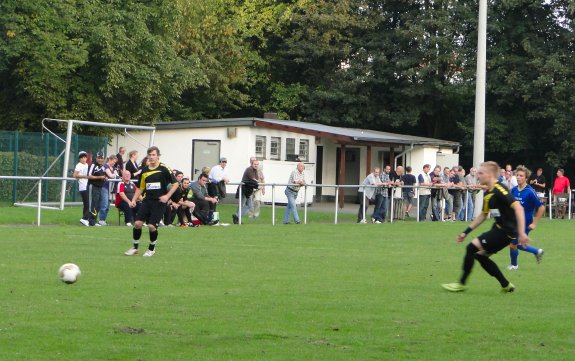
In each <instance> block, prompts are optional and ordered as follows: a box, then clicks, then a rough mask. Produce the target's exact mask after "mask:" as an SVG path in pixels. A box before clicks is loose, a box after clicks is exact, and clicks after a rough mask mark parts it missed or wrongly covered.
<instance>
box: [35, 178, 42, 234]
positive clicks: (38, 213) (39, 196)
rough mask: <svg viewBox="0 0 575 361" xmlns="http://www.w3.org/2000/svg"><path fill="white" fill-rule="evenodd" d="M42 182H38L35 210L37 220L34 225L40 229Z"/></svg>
mask: <svg viewBox="0 0 575 361" xmlns="http://www.w3.org/2000/svg"><path fill="white" fill-rule="evenodd" d="M41 214H42V180H41V179H40V180H39V182H38V209H37V219H36V225H37V226H38V227H40V219H41V218H42V216H41Z"/></svg>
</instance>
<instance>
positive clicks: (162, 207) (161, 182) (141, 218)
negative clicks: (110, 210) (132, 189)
mask: <svg viewBox="0 0 575 361" xmlns="http://www.w3.org/2000/svg"><path fill="white" fill-rule="evenodd" d="M147 153H148V164H147V165H146V166H145V167H144V168H143V169H142V173H140V175H139V176H138V180H139V182H138V184H139V186H138V188H137V189H136V193H135V194H134V197H133V198H132V202H130V207H135V206H136V201H137V200H138V197H140V195H141V194H143V195H144V199H143V201H142V204H141V206H140V209H139V210H138V214H137V215H136V222H134V229H133V235H134V246H133V247H132V248H130V249H129V250H127V251H126V252H124V254H125V255H126V256H134V255H137V254H138V245H139V241H140V237H141V236H142V226H143V225H144V222H147V224H148V231H149V233H150V245H149V246H148V250H147V251H146V253H144V257H152V256H153V255H154V254H155V253H156V240H157V239H158V225H159V223H160V221H161V220H162V217H163V216H164V212H165V211H166V206H167V203H168V200H169V199H170V197H171V196H172V194H174V192H175V191H176V190H177V189H178V187H179V184H178V182H177V181H176V178H175V177H174V175H173V173H172V171H171V170H170V169H169V168H168V167H166V166H165V165H164V164H163V163H160V150H159V149H158V147H155V146H154V147H150V148H148V151H147Z"/></svg>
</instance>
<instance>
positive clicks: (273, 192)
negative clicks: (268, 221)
mask: <svg viewBox="0 0 575 361" xmlns="http://www.w3.org/2000/svg"><path fill="white" fill-rule="evenodd" d="M275 224H276V184H275V183H272V226H275Z"/></svg>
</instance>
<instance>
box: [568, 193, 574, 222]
mask: <svg viewBox="0 0 575 361" xmlns="http://www.w3.org/2000/svg"><path fill="white" fill-rule="evenodd" d="M571 194H573V192H571V191H570V192H569V216H567V219H571Z"/></svg>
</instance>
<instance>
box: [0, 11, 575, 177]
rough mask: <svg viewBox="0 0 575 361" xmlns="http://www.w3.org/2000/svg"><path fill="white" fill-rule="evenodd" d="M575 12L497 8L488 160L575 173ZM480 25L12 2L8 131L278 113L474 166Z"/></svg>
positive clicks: (1, 116)
mask: <svg viewBox="0 0 575 361" xmlns="http://www.w3.org/2000/svg"><path fill="white" fill-rule="evenodd" d="M574 10H575V5H574V4H573V2H572V1H571V0H548V1H542V0H503V1H491V2H490V3H489V20H488V68H487V86H488V88H487V94H486V95H487V129H486V141H487V144H486V149H487V155H486V156H487V157H488V158H491V159H496V160H500V161H511V162H513V163H516V162H524V161H525V160H527V159H529V160H530V161H532V162H534V163H537V164H543V163H544V162H546V163H548V164H552V165H554V166H557V165H564V164H566V163H568V162H573V160H574V159H575V140H574V139H575V126H574V125H575V120H574V116H573V111H572V104H574V103H575V95H574V93H575V92H573V89H574V87H573V85H574V84H573V83H574V79H575V57H574V50H575V37H574V28H573V14H574ZM477 12H478V3H477V2H476V1H471V2H467V1H460V0H405V1H390V0H314V1H311V0H284V1H278V0H242V1H240V0H212V1H203V0H176V1H173V0H172V1H167V0H155V1H142V2H138V1H117V0H111V1H106V2H102V1H95V0H88V1H77V0H76V1H75V0H57V1H46V0H33V1H32V0H4V1H3V2H2V3H0V81H1V83H2V88H1V89H0V109H1V110H2V111H1V112H0V128H2V129H7V130H37V129H38V128H39V124H40V122H39V119H41V118H44V117H51V118H68V119H70V118H72V119H82V120H92V121H101V122H119V123H126V124H149V123H155V122H159V121H171V120H183V119H202V118H221V117H232V116H233V117H235V116H259V115H262V114H263V113H264V112H266V111H275V112H277V113H278V114H279V116H280V118H284V119H296V120H306V121H311V122H320V123H329V124H334V125H344V126H354V127H365V128H370V129H376V130H383V131H392V132H401V133H409V134H413V135H421V136H429V137H436V138H442V139H446V140H456V141H460V142H461V143H463V144H465V145H466V146H464V147H463V149H462V157H463V159H464V160H467V161H469V160H470V158H471V153H472V149H471V144H472V139H473V122H474V100H475V96H474V92H475V67H476V48H477V15H478V14H477ZM94 131H102V129H97V130H94Z"/></svg>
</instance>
